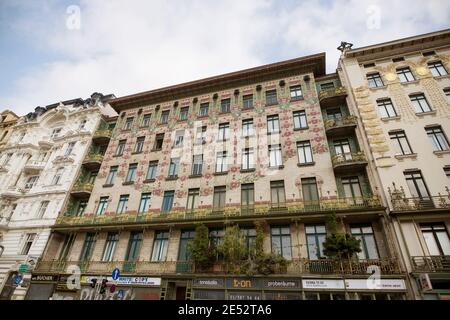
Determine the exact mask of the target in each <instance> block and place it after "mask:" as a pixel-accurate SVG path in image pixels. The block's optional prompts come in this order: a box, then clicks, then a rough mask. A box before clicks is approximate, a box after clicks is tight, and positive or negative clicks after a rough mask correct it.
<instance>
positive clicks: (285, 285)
mask: <svg viewBox="0 0 450 320" xmlns="http://www.w3.org/2000/svg"><path fill="white" fill-rule="evenodd" d="M263 286H264V287H265V288H269V289H298V288H300V281H299V280H290V279H267V280H263Z"/></svg>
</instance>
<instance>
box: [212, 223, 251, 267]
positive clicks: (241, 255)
mask: <svg viewBox="0 0 450 320" xmlns="http://www.w3.org/2000/svg"><path fill="white" fill-rule="evenodd" d="M217 251H218V252H219V254H220V255H221V257H222V258H223V261H224V263H225V266H226V271H227V272H230V273H240V272H241V265H242V263H243V261H244V259H245V257H246V254H247V247H246V245H245V237H244V234H243V233H242V232H241V230H240V229H239V226H237V225H234V226H231V227H227V228H226V230H225V235H224V237H223V239H222V242H221V244H220V245H219V246H218V247H217Z"/></svg>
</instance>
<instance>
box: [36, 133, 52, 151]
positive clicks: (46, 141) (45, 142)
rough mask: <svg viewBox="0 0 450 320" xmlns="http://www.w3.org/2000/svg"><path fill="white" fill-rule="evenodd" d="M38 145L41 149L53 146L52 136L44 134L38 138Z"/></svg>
mask: <svg viewBox="0 0 450 320" xmlns="http://www.w3.org/2000/svg"><path fill="white" fill-rule="evenodd" d="M38 145H39V146H40V147H41V148H43V149H50V148H51V147H53V145H54V142H53V139H52V137H50V136H44V137H42V138H40V139H39V141H38Z"/></svg>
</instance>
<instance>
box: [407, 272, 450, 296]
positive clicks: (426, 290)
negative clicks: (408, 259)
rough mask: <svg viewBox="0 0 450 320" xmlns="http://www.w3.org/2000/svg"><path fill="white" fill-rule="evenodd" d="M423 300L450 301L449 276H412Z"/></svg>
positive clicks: (423, 274)
mask: <svg viewBox="0 0 450 320" xmlns="http://www.w3.org/2000/svg"><path fill="white" fill-rule="evenodd" d="M413 277H414V278H415V280H416V283H417V287H418V288H419V291H420V293H421V295H422V297H423V299H424V300H450V274H448V273H430V274H428V273H419V274H413Z"/></svg>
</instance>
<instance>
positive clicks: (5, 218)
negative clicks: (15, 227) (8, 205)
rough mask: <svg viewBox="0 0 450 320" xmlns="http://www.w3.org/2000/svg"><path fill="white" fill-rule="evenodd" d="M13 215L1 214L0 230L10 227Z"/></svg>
mask: <svg viewBox="0 0 450 320" xmlns="http://www.w3.org/2000/svg"><path fill="white" fill-rule="evenodd" d="M10 220H11V217H8V216H0V230H6V229H7V228H8V224H9V221H10Z"/></svg>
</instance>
